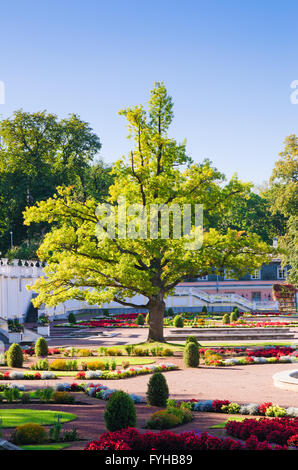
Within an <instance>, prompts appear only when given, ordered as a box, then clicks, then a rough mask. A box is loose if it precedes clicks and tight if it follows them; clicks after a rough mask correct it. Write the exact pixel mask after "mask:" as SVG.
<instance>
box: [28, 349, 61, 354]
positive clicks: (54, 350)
mask: <svg viewBox="0 0 298 470" xmlns="http://www.w3.org/2000/svg"><path fill="white" fill-rule="evenodd" d="M23 353H24V354H28V356H34V354H35V350H34V348H26V349H23ZM54 354H60V350H59V349H58V348H49V349H48V355H49V356H52V355H54Z"/></svg>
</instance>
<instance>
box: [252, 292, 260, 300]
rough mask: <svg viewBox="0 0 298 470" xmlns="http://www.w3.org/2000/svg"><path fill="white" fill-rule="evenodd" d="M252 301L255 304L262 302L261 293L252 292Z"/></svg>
mask: <svg viewBox="0 0 298 470" xmlns="http://www.w3.org/2000/svg"><path fill="white" fill-rule="evenodd" d="M251 299H252V300H253V301H254V302H260V301H261V292H252V293H251Z"/></svg>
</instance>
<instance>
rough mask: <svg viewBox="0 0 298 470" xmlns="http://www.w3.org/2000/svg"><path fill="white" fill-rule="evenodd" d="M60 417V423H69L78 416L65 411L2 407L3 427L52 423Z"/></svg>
mask: <svg viewBox="0 0 298 470" xmlns="http://www.w3.org/2000/svg"><path fill="white" fill-rule="evenodd" d="M58 416H59V419H60V423H67V422H68V421H73V420H74V419H76V418H77V416H76V415H75V414H72V413H66V412H64V411H50V410H30V409H23V410H22V409H12V410H9V409H3V410H1V409H0V420H1V427H2V428H15V427H16V426H20V425H21V424H26V423H37V424H41V425H44V426H46V425H51V424H54V423H56V422H57V419H58Z"/></svg>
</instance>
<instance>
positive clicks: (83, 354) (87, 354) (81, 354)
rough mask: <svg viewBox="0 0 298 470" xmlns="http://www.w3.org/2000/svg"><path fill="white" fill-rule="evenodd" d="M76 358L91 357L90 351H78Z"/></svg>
mask: <svg viewBox="0 0 298 470" xmlns="http://www.w3.org/2000/svg"><path fill="white" fill-rule="evenodd" d="M78 356H79V357H89V356H92V351H90V349H87V348H85V349H84V348H83V349H79V351H78Z"/></svg>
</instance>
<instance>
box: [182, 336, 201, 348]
mask: <svg viewBox="0 0 298 470" xmlns="http://www.w3.org/2000/svg"><path fill="white" fill-rule="evenodd" d="M188 343H194V344H195V345H196V346H197V347H199V343H198V340H197V338H196V337H195V336H194V335H189V336H188V337H187V338H186V341H185V346H186V345H187V344H188Z"/></svg>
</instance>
